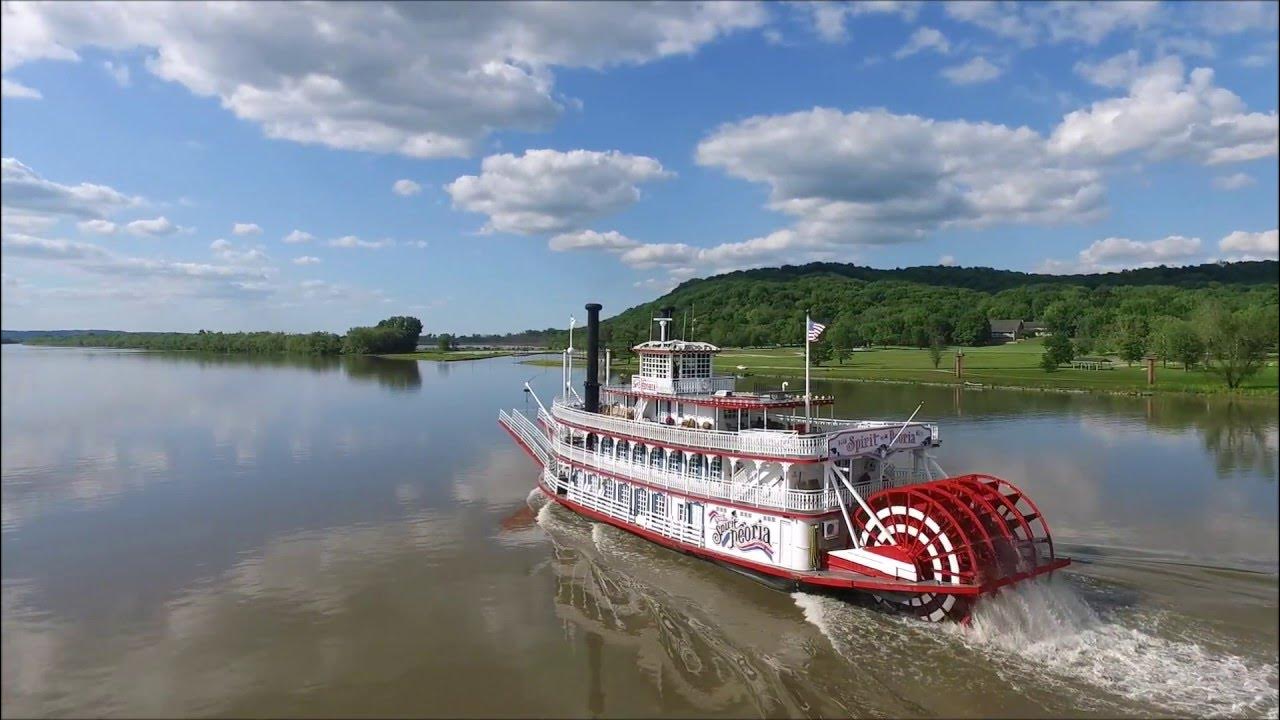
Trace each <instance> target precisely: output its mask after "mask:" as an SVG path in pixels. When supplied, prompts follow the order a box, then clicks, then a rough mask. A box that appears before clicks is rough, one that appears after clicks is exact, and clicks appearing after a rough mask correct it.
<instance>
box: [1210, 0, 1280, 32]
mask: <svg viewBox="0 0 1280 720" xmlns="http://www.w3.org/2000/svg"><path fill="white" fill-rule="evenodd" d="M1197 9H1198V10H1199V11H1200V17H1201V21H1202V22H1203V25H1204V28H1205V29H1206V30H1208V31H1209V32H1211V33H1213V34H1215V35H1231V34H1235V33H1242V32H1249V31H1262V32H1267V31H1270V32H1272V33H1273V34H1274V33H1275V30H1276V28H1277V25H1278V21H1280V13H1278V11H1280V7H1278V6H1277V5H1276V3H1274V2H1271V1H1270V0H1252V1H1248V2H1229V3H1206V4H1204V5H1201V6H1199V7H1198V8H1197Z"/></svg>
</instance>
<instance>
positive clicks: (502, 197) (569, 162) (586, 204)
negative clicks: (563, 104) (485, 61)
mask: <svg viewBox="0 0 1280 720" xmlns="http://www.w3.org/2000/svg"><path fill="white" fill-rule="evenodd" d="M671 175H672V173H669V172H667V171H666V170H664V169H663V168H662V164H661V163H659V162H658V161H657V160H654V159H653V158H650V157H645V156H643V155H626V154H623V153H620V152H617V151H616V150H615V151H611V152H593V151H589V150H572V151H570V152H559V151H557V150H529V151H527V152H525V154H524V155H521V156H519V157H517V156H515V155H510V154H502V155H490V156H489V157H487V158H485V159H484V161H483V162H482V163H481V166H480V175H478V176H477V175H464V176H462V177H460V178H458V179H457V180H454V181H453V182H452V183H450V184H448V185H446V186H445V191H446V192H448V193H449V196H450V197H451V198H453V206H454V207H455V208H457V209H460V210H466V211H468V212H475V213H483V214H485V215H487V216H489V221H488V222H487V223H486V224H485V226H484V231H485V232H509V233H517V234H520V235H531V234H537V233H561V232H567V231H569V230H574V229H577V228H580V227H582V226H583V225H585V224H587V223H589V222H591V221H593V220H596V219H598V218H601V217H604V216H606V215H610V214H612V213H616V212H618V211H620V210H623V209H625V208H627V207H629V206H631V205H632V204H634V203H635V202H636V201H637V200H639V199H640V188H639V187H637V186H638V185H639V184H641V183H645V182H651V181H654V180H661V179H664V178H668V177H671Z"/></svg>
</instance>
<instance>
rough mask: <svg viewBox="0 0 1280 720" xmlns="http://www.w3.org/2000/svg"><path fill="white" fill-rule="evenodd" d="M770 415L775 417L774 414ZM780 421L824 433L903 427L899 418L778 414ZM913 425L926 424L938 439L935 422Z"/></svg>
mask: <svg viewBox="0 0 1280 720" xmlns="http://www.w3.org/2000/svg"><path fill="white" fill-rule="evenodd" d="M770 417H773V416H772V415H771V416H770ZM777 418H778V421H779V422H784V423H789V424H799V423H808V424H809V426H810V427H811V428H813V429H814V430H815V431H818V432H823V433H837V432H840V431H842V430H870V429H873V428H886V427H902V422H901V421H899V420H841V419H840V418H819V417H815V418H806V417H805V416H803V415H778V416H777ZM912 425H924V426H926V427H928V428H930V430H931V431H932V436H933V438H934V439H935V440H937V439H938V426H937V425H935V424H933V423H921V422H914V423H912Z"/></svg>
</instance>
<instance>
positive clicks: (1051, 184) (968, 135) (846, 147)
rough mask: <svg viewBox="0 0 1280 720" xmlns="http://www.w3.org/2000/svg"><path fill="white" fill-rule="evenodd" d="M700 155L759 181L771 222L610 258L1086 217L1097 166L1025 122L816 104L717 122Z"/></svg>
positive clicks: (682, 271)
mask: <svg viewBox="0 0 1280 720" xmlns="http://www.w3.org/2000/svg"><path fill="white" fill-rule="evenodd" d="M696 158H697V161H698V163H699V164H701V165H704V166H709V167H717V168H720V169H722V170H724V171H725V172H726V173H728V174H729V175H730V176H733V177H737V178H741V179H744V180H748V181H751V182H757V183H762V184H765V185H767V186H768V187H769V188H770V193H769V203H768V207H769V208H770V209H772V210H776V211H778V212H781V213H784V214H786V215H788V216H791V217H792V218H793V219H794V223H793V224H792V226H790V227H786V228H782V229H779V230H776V231H773V232H770V233H767V234H764V235H761V236H758V237H753V238H749V239H746V240H743V241H740V242H730V243H723V244H720V245H716V246H713V247H706V248H703V247H697V246H692V245H688V244H680V243H650V244H644V245H637V246H635V247H632V248H628V249H626V250H625V251H623V252H622V253H621V255H620V258H621V260H622V261H623V262H624V263H626V264H628V265H630V266H632V267H635V268H638V269H650V268H664V269H666V270H667V271H668V272H670V273H672V274H673V275H675V276H677V277H682V276H683V277H687V276H691V275H692V274H694V273H695V272H702V273H707V272H720V271H725V270H732V269H738V268H743V267H752V266H759V265H764V264H777V263H796V262H805V261H810V260H844V261H848V260H849V259H850V257H851V256H852V255H854V254H855V253H854V251H853V250H852V249H851V248H850V247H849V246H858V245H867V244H878V243H895V242H907V241H912V240H917V239H920V238H923V237H926V236H927V235H928V234H929V233H931V232H934V231H937V230H939V229H944V228H949V227H961V228H975V227H988V226H991V225H996V224H1008V223H1037V224H1054V223H1063V222H1076V221H1087V220H1091V219H1094V218H1097V217H1098V216H1099V215H1100V214H1101V213H1102V211H1103V209H1104V203H1103V200H1104V190H1103V184H1102V177H1101V174H1100V173H1099V172H1098V171H1097V170H1096V169H1092V168H1088V167H1081V166H1078V165H1075V164H1072V163H1068V162H1064V161H1063V160H1062V159H1060V158H1057V157H1055V156H1053V155H1052V153H1050V152H1049V151H1048V149H1047V147H1046V143H1045V139H1044V137H1043V136H1041V135H1040V134H1038V133H1036V132H1035V131H1033V130H1031V129H1029V128H1025V127H1023V128H1012V127H1008V126H1004V125H996V124H992V123H971V122H965V121H935V120H931V119H927V118H921V117H918V116H915V115H897V114H893V113H889V112H887V111H885V110H873V111H866V112H851V113H844V112H840V111H838V110H834V109H827V108H816V109H814V110H811V111H807V112H798V113H792V114H788V115H776V116H759V117H754V118H749V119H747V120H744V121H742V122H738V123H730V124H727V125H723V126H721V127H720V128H718V129H717V130H715V131H714V132H713V133H711V134H710V135H709V136H708V137H707V138H705V139H704V140H703V141H702V142H701V143H700V144H699V145H698V148H697V152H696Z"/></svg>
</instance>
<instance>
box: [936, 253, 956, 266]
mask: <svg viewBox="0 0 1280 720" xmlns="http://www.w3.org/2000/svg"><path fill="white" fill-rule="evenodd" d="M938 264H939V265H942V266H943V267H954V266H955V264H956V258H955V256H954V255H943V256H942V257H940V258H938Z"/></svg>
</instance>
